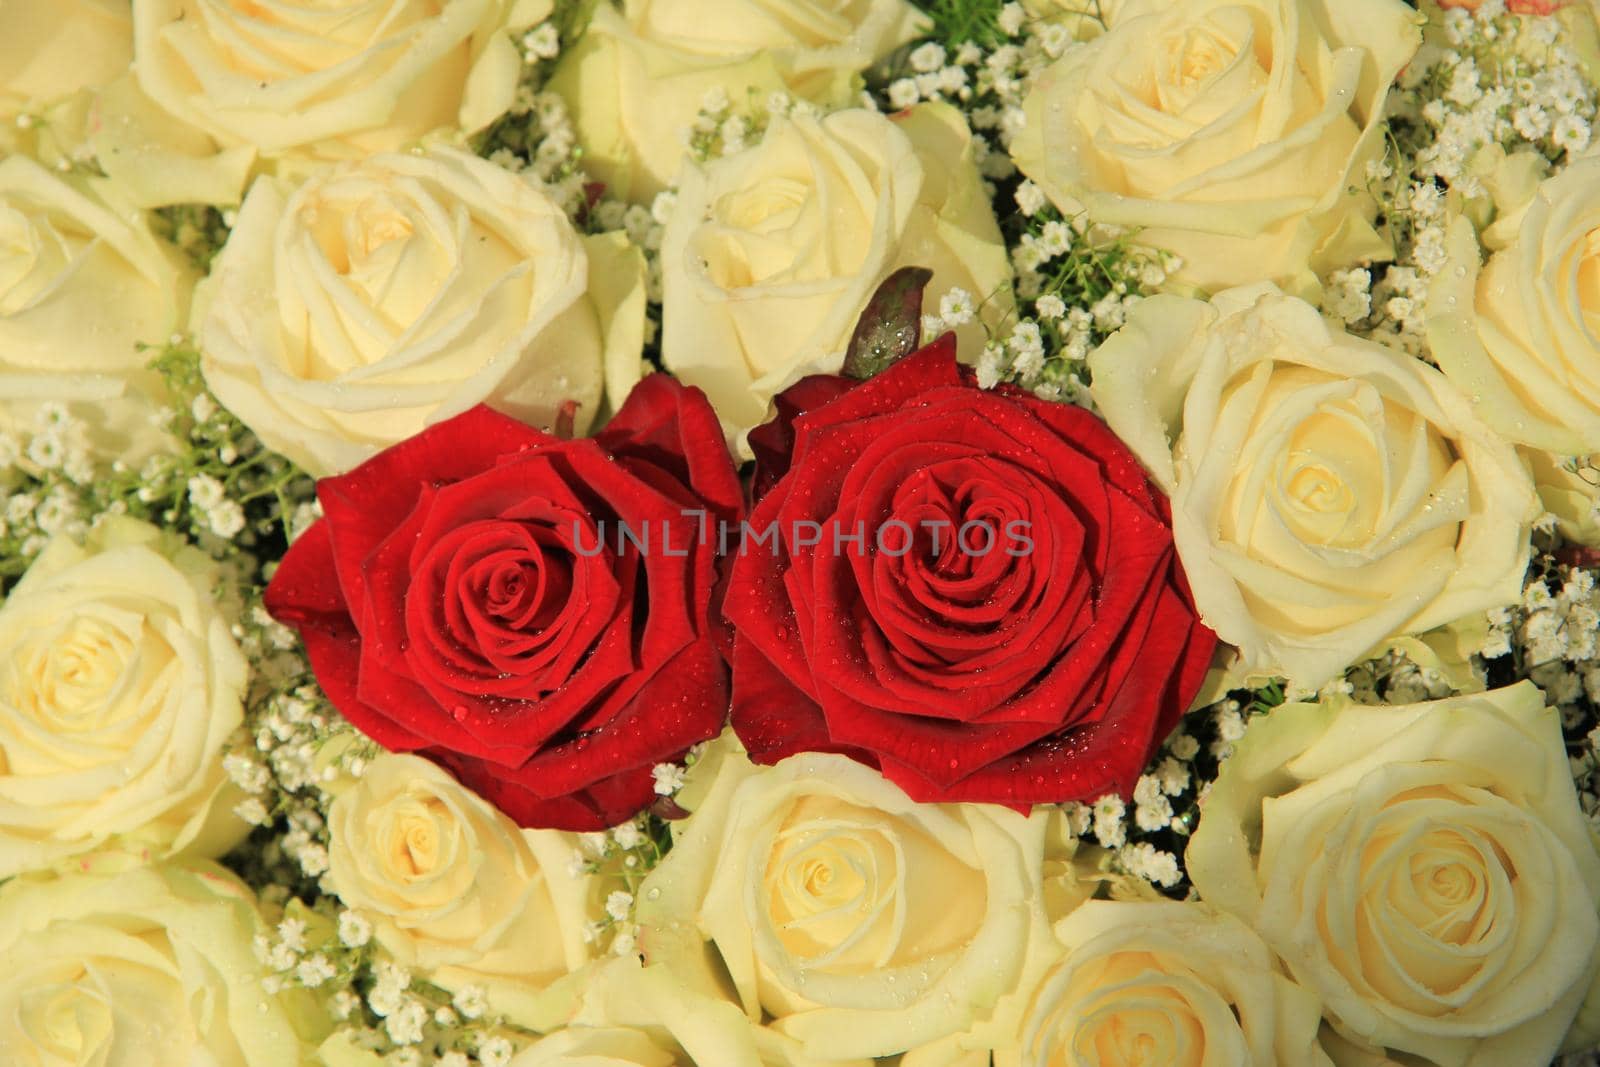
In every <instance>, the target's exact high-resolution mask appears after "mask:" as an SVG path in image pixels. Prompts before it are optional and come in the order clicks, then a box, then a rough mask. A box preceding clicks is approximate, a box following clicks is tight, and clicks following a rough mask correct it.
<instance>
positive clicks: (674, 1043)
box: [511, 959, 869, 1067]
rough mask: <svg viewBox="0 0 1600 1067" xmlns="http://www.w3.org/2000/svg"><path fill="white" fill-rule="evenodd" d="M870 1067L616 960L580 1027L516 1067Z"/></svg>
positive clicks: (597, 979)
mask: <svg viewBox="0 0 1600 1067" xmlns="http://www.w3.org/2000/svg"><path fill="white" fill-rule="evenodd" d="M679 1063H703V1064H708V1065H709V1064H716V1065H717V1067H868V1063H869V1061H866V1060H832V1059H830V1060H816V1059H812V1058H810V1057H808V1056H806V1055H805V1054H804V1052H803V1051H802V1050H801V1049H800V1047H799V1045H798V1043H797V1042H796V1041H795V1040H794V1039H793V1038H789V1037H785V1036H784V1035H783V1034H780V1033H777V1032H776V1031H773V1030H769V1029H767V1028H766V1027H763V1026H761V1025H760V1024H759V1023H755V1022H752V1021H751V1020H750V1019H749V1018H747V1017H746V1016H745V1013H744V1012H743V1011H741V1010H740V1009H739V1006H738V1005H737V1004H734V1003H732V1002H731V1001H727V1000H723V999H720V998H717V997H711V996H706V995H704V994H701V993H698V992H696V991H694V990H691V989H689V988H687V987H685V985H684V984H683V983H682V982H680V981H678V980H676V978H675V976H674V975H673V973H672V972H671V971H669V970H667V969H666V968H663V967H650V968H641V967H640V966H639V963H638V961H637V960H631V959H630V960H615V961H611V962H608V963H606V964H604V965H602V966H601V967H600V968H599V969H598V970H597V972H596V973H595V974H594V975H593V976H592V978H591V981H590V983H589V986H588V988H587V990H586V991H585V996H584V1003H583V1005H582V1007H580V1008H579V1009H578V1011H577V1013H576V1015H575V1017H574V1019H573V1021H572V1024H571V1025H570V1026H569V1027H567V1028H566V1029H563V1030H561V1031H560V1032H558V1033H555V1034H552V1035H550V1036H549V1037H546V1038H544V1039H543V1040H541V1041H537V1042H535V1043H534V1044H533V1045H532V1046H530V1047H529V1048H527V1049H525V1050H524V1051H523V1052H522V1053H520V1054H519V1055H518V1056H517V1057H516V1059H514V1060H512V1061H511V1067H674V1065H675V1064H679Z"/></svg>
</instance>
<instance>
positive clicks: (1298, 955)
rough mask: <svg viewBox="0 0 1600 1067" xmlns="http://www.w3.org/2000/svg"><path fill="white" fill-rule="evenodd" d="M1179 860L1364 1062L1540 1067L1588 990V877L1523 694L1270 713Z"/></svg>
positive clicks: (1561, 769)
mask: <svg viewBox="0 0 1600 1067" xmlns="http://www.w3.org/2000/svg"><path fill="white" fill-rule="evenodd" d="M1187 860H1188V869H1189V875H1190V877H1191V878H1192V879H1193V880H1194V884H1195V886H1196V888H1198V889H1199V891H1200V894H1201V896H1202V898H1203V899H1205V900H1208V901H1209V902H1210V903H1212V904H1214V905H1216V906H1218V907H1221V908H1224V909H1226V910H1228V911H1231V912H1233V913H1234V914H1236V915H1238V916H1239V917H1240V918H1241V919H1243V920H1244V921H1245V922H1247V923H1249V924H1250V925H1251V926H1252V927H1253V928H1254V929H1255V930H1256V931H1257V932H1259V933H1260V934H1261V936H1262V937H1263V938H1264V939H1265V940H1266V942H1267V944H1269V945H1270V946H1272V948H1273V949H1274V950H1275V951H1276V952H1277V953H1278V955H1279V956H1281V957H1282V958H1283V959H1284V961H1285V962H1286V963H1287V964H1288V966H1289V970H1290V972H1291V973H1292V974H1293V975H1294V976H1295V978H1296V979H1298V980H1299V981H1300V982H1301V983H1303V984H1304V985H1306V986H1308V987H1309V988H1311V989H1312V990H1313V991H1315V992H1316V993H1318V994H1320V995H1321V997H1322V999H1323V1001H1324V1003H1325V1005H1326V1009H1327V1013H1328V1017H1329V1019H1330V1020H1331V1022H1332V1023H1333V1025H1334V1026H1335V1027H1336V1028H1337V1030H1338V1031H1339V1032H1340V1033H1341V1034H1342V1035H1343V1036H1344V1037H1345V1038H1347V1039H1349V1040H1351V1041H1352V1042H1355V1043H1357V1044H1366V1045H1370V1046H1374V1047H1375V1048H1377V1049H1388V1050H1392V1051H1394V1052H1395V1053H1397V1054H1398V1053H1410V1054H1413V1055H1415V1056H1418V1057H1421V1058H1423V1059H1425V1060H1426V1061H1427V1062H1430V1063H1439V1064H1445V1065H1449V1067H1461V1065H1468V1064H1470V1065H1474V1067H1489V1065H1491V1064H1509V1063H1527V1064H1543V1063H1548V1062H1549V1061H1550V1059H1551V1057H1552V1056H1553V1055H1554V1053H1555V1052H1556V1050H1557V1048H1559V1047H1560V1045H1561V1043H1562V1039H1563V1037H1564V1036H1565V1034H1566V1033H1567V1028H1568V1026H1569V1025H1570V1024H1571V1022H1572V1020H1573V1017H1574V1015H1575V1013H1576V1012H1577V1010H1578V1007H1579V1005H1580V1003H1581V1002H1582V1000H1583V999H1584V997H1585V995H1586V994H1587V993H1588V991H1589V989H1590V985H1591V981H1592V978H1593V975H1594V970H1595V966H1594V965H1595V958H1596V947H1597V945H1600V920H1597V918H1596V914H1595V907H1596V905H1595V901H1596V898H1597V896H1600V857H1597V856H1596V854H1595V848H1594V844H1593V842H1592V840H1591V837H1590V834H1589V830H1588V827H1587V825H1586V823H1585V820H1584V817H1583V813H1582V809H1580V808H1579V806H1578V798H1577V795H1576V792H1575V791H1574V789H1573V787H1572V777H1571V774H1570V772H1569V770H1568V767H1567V755H1566V747H1565V744H1564V742H1563V741H1562V735H1561V724H1560V718H1559V715H1558V713H1557V712H1556V710H1555V709H1554V708H1546V707H1545V706H1544V698H1543V696H1542V694H1541V693H1540V692H1539V690H1538V689H1537V688H1536V687H1534V686H1533V685H1532V684H1531V683H1527V682H1523V683H1520V684H1518V685H1516V686H1512V687H1511V688H1508V689H1499V690H1494V691H1491V692H1488V693H1483V694H1479V695H1475V696H1470V697H1456V698H1452V699H1449V700H1440V701H1434V702H1432V703H1426V704H1413V705H1410V706H1405V707H1364V706H1358V705H1343V706H1333V705H1315V704H1298V705H1285V706H1282V707H1279V708H1276V709H1274V710H1273V711H1272V713H1271V714H1270V715H1268V716H1265V717H1262V718H1258V719H1256V720H1254V721H1253V722H1252V723H1251V725H1250V728H1249V730H1248V731H1247V732H1246V734H1245V737H1244V739H1243V740H1242V741H1241V742H1240V743H1239V746H1238V750H1237V752H1236V754H1235V755H1234V757H1233V758H1232V759H1230V760H1229V761H1228V762H1227V763H1225V764H1224V765H1223V768H1222V775H1221V777H1220V778H1219V779H1218V781H1217V782H1216V784H1215V785H1214V786H1213V788H1212V790H1211V792H1210V794H1209V796H1208V798H1207V801H1206V804H1205V810H1204V813H1203V815H1202V817H1201V820H1200V828H1199V830H1198V831H1197V832H1196V833H1195V836H1194V839H1193V841H1192V842H1191V843H1190V845H1189V850H1188V857H1187ZM1330 1051H1335V1049H1334V1046H1332V1045H1330ZM1336 1054H1337V1053H1336ZM1341 1062H1360V1061H1359V1060H1355V1059H1351V1060H1349V1061H1346V1060H1343V1059H1341Z"/></svg>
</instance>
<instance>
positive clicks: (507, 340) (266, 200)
mask: <svg viewBox="0 0 1600 1067" xmlns="http://www.w3.org/2000/svg"><path fill="white" fill-rule="evenodd" d="M643 271H644V267H643V260H642V257H640V255H639V253H638V252H637V251H636V250H634V249H632V248H631V247H629V246H628V244H627V242H626V240H625V239H624V238H623V237H622V235H621V234H607V235H604V236H600V237H588V238H586V237H582V236H580V235H579V234H578V233H577V231H575V230H574V229H573V227H572V224H571V223H570V222H569V221H568V220H567V218H566V216H565V215H564V214H562V212H561V209H560V208H559V207H558V206H557V205H556V203H555V201H554V200H552V199H551V198H550V197H549V196H548V195H547V194H546V193H545V192H543V191H542V190H541V189H540V188H538V187H537V186H536V185H534V184H533V183H531V182H530V181H529V180H527V179H525V178H522V177H519V176H517V175H515V174H512V173H510V172H509V171H506V170H504V169H502V168H500V167H497V166H495V165H494V164H492V163H489V162H487V161H486V160H483V159H479V158H477V157H476V156H471V155H468V154H466V153H464V152H458V151H455V150H452V149H442V148H441V149H435V150H434V151H432V152H430V153H428V154H425V155H411V154H400V155H386V156H375V157H373V158H371V159H368V160H364V161H362V162H360V163H355V164H348V165H345V166H341V167H336V168H333V169H330V170H327V171H324V172H322V173H320V174H318V175H316V176H314V177H312V178H311V179H309V180H308V181H306V182H305V183H304V184H302V185H300V186H298V187H295V186H293V185H290V184H288V183H286V182H283V181H282V180H280V179H273V178H261V179H258V180H257V182H256V184H255V185H254V186H253V187H252V188H251V190H250V194H249V196H247V197H246V198H245V203H244V206H243V207H242V208H241V209H240V211H239V218H238V222H237V224H236V225H235V226H234V229H233V232H232V234H231V235H230V237H229V238H228V243H227V245H226V246H225V247H224V248H223V250H222V253H221V255H220V256H218V258H217V263H216V265H215V267H214V268H213V271H212V276H211V278H209V279H208V280H207V282H206V286H205V289H204V290H203V292H204V301H203V302H204V303H205V305H206V306H205V307H204V308H197V309H196V318H197V330H196V333H197V336H198V337H199V341H200V347H201V351H202V369H203V370H204V373H205V378H206V383H207V384H208V385H209V386H210V387H211V389H212V391H213V392H214V393H215V394H216V396H217V399H218V400H220V401H222V403H223V404H225V405H227V407H228V408H229V409H230V410H231V411H232V412H233V413H234V414H235V415H237V416H238V417H239V419H240V420H241V421H243V422H244V423H245V424H246V425H247V426H249V427H250V428H251V429H252V430H254V431H255V432H256V433H257V434H258V435H259V436H260V437H261V439H262V440H263V441H264V442H266V444H267V445H268V446H269V447H270V448H272V449H274V450H276V451H278V452H282V453H283V454H284V455H286V456H288V457H289V458H290V459H292V460H294V461H295V462H296V463H298V464H300V465H301V466H302V467H304V468H305V469H306V470H308V471H310V472H311V473H313V474H316V475H319V476H320V475H327V474H336V473H340V472H343V471H347V470H349V469H350V468H352V467H354V466H356V465H358V464H359V463H361V462H362V461H363V460H365V459H367V458H368V457H369V456H371V455H373V454H374V453H376V452H378V451H380V450H382V449H383V448H385V447H387V446H389V445H392V444H394V443H396V442H398V441H403V440H405V439H406V438H408V437H411V436H413V435H415V434H416V433H418V432H420V431H421V430H422V429H423V428H424V427H425V426H428V425H430V424H432V423H434V422H439V421H441V420H444V419H447V418H449V417H451V416H453V415H457V414H460V413H461V412H463V411H465V410H467V409H468V408H470V407H472V406H474V405H476V404H479V403H487V404H489V405H490V406H492V407H494V408H496V409H498V410H500V411H502V412H504V413H506V414H508V415H512V416H515V417H517V418H519V419H523V420H524V421H527V422H530V423H535V424H539V425H543V426H552V425H554V424H555V422H556V420H557V417H558V415H559V413H560V411H561V408H562V405H563V404H564V403H565V402H567V401H576V403H577V405H578V407H577V414H576V421H575V429H576V431H577V432H578V433H582V432H584V430H585V429H587V427H588V426H589V425H590V424H591V423H593V421H594V419H595V417H596V415H597V414H598V412H599V410H600V407H601V402H602V398H603V397H604V396H605V395H606V393H607V390H608V389H609V390H610V398H611V400H612V401H613V402H614V403H620V402H621V401H622V399H623V397H624V396H625V395H626V394H627V391H628V390H629V389H630V388H632V386H633V383H634V382H635V381H637V380H638V378H639V376H640V366H641V362H640V352H641V348H642V346H643V340H644V282H643Z"/></svg>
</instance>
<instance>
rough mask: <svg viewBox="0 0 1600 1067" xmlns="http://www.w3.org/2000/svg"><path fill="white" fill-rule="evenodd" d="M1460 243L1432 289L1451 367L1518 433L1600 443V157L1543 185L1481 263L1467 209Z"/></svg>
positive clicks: (1495, 418) (1581, 448)
mask: <svg viewBox="0 0 1600 1067" xmlns="http://www.w3.org/2000/svg"><path fill="white" fill-rule="evenodd" d="M1449 249H1450V265H1449V267H1448V268H1447V269H1445V270H1443V271H1441V272H1440V273H1439V276H1438V279H1437V280H1436V281H1435V283H1434V287H1433V290H1432V292H1431V293H1430V294H1429V299H1428V339H1429V342H1430V344H1431V346H1432V350H1433V355H1434V358H1435V359H1436V360H1437V361H1438V363H1439V368H1440V369H1441V370H1443V371H1444V372H1445V374H1446V375H1447V376H1448V377H1449V378H1450V380H1451V381H1453V382H1455V383H1456V385H1457V386H1459V387H1460V388H1461V391H1462V392H1464V393H1467V394H1468V395H1469V396H1471V397H1472V399H1473V401H1474V403H1475V406H1476V409H1477V412H1478V414H1479V415H1481V416H1482V417H1483V419H1484V420H1485V421H1486V422H1488V423H1489V424H1490V425H1491V426H1493V427H1494V428H1495V429H1496V430H1498V431H1499V432H1500V433H1501V434H1502V435H1504V436H1505V437H1507V438H1508V439H1510V440H1512V441H1515V442H1517V443H1519V444H1524V445H1530V446H1532V447H1534V448H1538V449H1541V450H1544V451H1548V452H1555V453H1559V454H1561V455H1586V454H1588V453H1590V452H1600V159H1587V160H1579V161H1577V162H1575V163H1573V164H1572V165H1571V166H1569V167H1568V168H1567V169H1566V170H1564V171H1562V172H1561V173H1560V174H1558V175H1556V176H1555V177H1554V178H1551V179H1549V180H1548V181H1545V182H1544V183H1543V184H1542V185H1540V186H1539V188H1538V193H1537V195H1536V196H1534V198H1533V200H1532V202H1531V204H1529V206H1528V208H1527V210H1526V212H1524V213H1523V214H1522V221H1521V224H1520V226H1519V228H1518V231H1517V235H1516V239H1515V240H1514V241H1512V243H1511V244H1510V245H1509V246H1508V247H1506V248H1504V249H1502V250H1501V251H1499V252H1496V253H1495V254H1494V255H1493V256H1492V257H1490V259H1489V262H1488V263H1487V264H1486V265H1484V267H1483V269H1482V271H1481V272H1480V271H1479V269H1478V268H1479V257H1478V239H1477V235H1476V234H1475V233H1474V231H1473V227H1472V224H1471V223H1470V222H1468V221H1467V220H1466V219H1457V220H1456V221H1455V222H1454V223H1453V224H1452V226H1451V229H1450V237H1449Z"/></svg>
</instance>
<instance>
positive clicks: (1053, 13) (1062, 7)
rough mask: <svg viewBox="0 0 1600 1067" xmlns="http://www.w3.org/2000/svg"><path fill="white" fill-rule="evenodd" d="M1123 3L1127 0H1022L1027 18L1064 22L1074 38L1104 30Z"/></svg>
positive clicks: (1088, 37) (1092, 36) (1091, 36)
mask: <svg viewBox="0 0 1600 1067" xmlns="http://www.w3.org/2000/svg"><path fill="white" fill-rule="evenodd" d="M1127 7H1128V0H1022V9H1023V11H1024V12H1026V13H1027V15H1028V17H1029V18H1031V19H1036V20H1039V21H1041V22H1044V23H1047V24H1051V25H1059V26H1064V27H1066V29H1067V31H1068V32H1069V33H1070V34H1071V35H1072V38H1073V39H1074V40H1078V41H1092V40H1094V39H1095V38H1096V37H1099V36H1100V35H1101V34H1103V33H1105V32H1106V31H1107V30H1108V29H1110V28H1111V27H1112V26H1113V25H1114V24H1115V22H1116V20H1117V18H1118V17H1119V16H1120V15H1121V14H1122V12H1123V10H1124V9H1126V8H1127Z"/></svg>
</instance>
